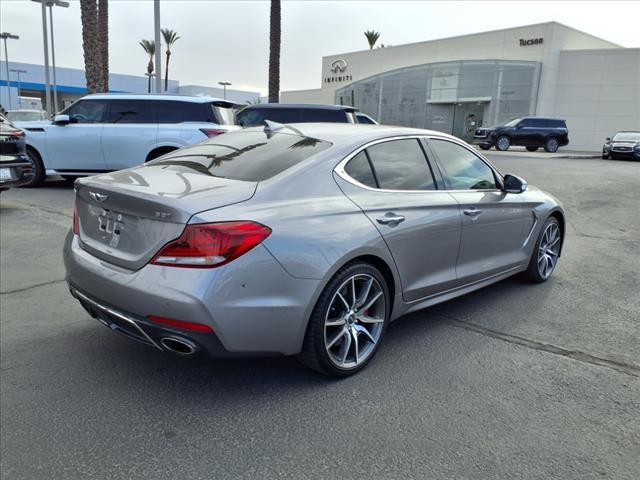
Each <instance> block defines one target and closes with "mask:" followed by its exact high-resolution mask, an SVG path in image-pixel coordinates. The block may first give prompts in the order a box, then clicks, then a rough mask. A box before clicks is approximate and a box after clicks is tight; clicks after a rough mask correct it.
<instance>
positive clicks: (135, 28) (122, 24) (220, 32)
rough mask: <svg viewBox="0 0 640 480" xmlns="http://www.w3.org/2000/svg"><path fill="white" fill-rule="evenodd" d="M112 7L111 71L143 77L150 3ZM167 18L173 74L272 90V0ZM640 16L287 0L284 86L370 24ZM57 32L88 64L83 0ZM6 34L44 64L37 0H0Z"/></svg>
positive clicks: (58, 22) (410, 29)
mask: <svg viewBox="0 0 640 480" xmlns="http://www.w3.org/2000/svg"><path fill="white" fill-rule="evenodd" d="M109 9H110V12H109V13H110V20H109V28H110V32H109V33H110V35H109V45H110V68H111V72H113V73H127V74H134V75H142V74H143V73H144V72H145V69H146V65H147V61H148V60H147V57H146V55H145V53H144V51H143V50H142V48H141V47H140V46H139V45H138V42H139V40H140V39H142V38H149V39H152V38H153V2H152V1H151V0H136V1H134V0H111V1H110V2H109ZM161 18H162V22H161V23H162V27H164V28H171V29H173V30H176V31H177V32H178V34H179V35H180V36H181V39H180V40H179V41H178V43H177V44H176V45H175V46H174V48H173V56H172V57H171V65H170V74H171V75H170V76H171V78H175V79H177V80H180V82H181V84H200V85H216V84H217V82H218V81H228V82H232V83H233V87H237V88H247V89H250V90H256V91H261V92H263V93H265V92H266V86H267V65H268V53H269V2H268V1H259V0H256V1H248V0H236V1H208V0H198V1H191V0H163V1H162V2H161ZM639 19H640V1H626V2H614V1H601V2H596V1H593V2H589V1H567V2H563V1H538V2H525V1H500V2H482V1H468V2H453V1H451V2H429V1H422V2H421V1H409V2H406V1H364V0H360V1H283V4H282V61H281V89H282V90H293V89H303V88H318V87H320V68H321V57H322V56H324V55H331V54H336V53H341V52H350V51H355V50H362V49H366V48H368V46H367V43H366V39H365V37H364V35H363V31H364V30H367V29H374V30H377V31H379V32H380V33H381V36H380V40H379V41H380V42H382V43H385V44H391V45H400V44H403V43H410V42H418V41H423V40H431V39H435V38H443V37H450V36H455V35H464V34H468V33H474V32H482V31H487V30H495V29H500V28H508V27H515V26H519V25H527V24H532V23H540V22H547V21H553V20H555V21H558V22H561V23H564V24H566V25H569V26H571V27H574V28H577V29H579V30H584V31H585V32H588V33H591V34H593V35H596V36H599V37H602V38H605V39H607V40H610V41H613V42H616V43H618V44H621V45H623V46H625V47H640V34H639V33H638V32H640V26H639V24H638V20H639ZM54 29H55V35H56V37H55V42H56V63H57V64H58V65H59V66H64V67H75V68H83V66H84V63H83V53H82V33H81V23H80V5H79V2H78V1H74V0H71V6H70V7H69V8H68V9H64V8H55V9H54ZM0 30H1V31H3V32H11V33H13V34H18V35H20V40H14V41H9V59H10V60H15V61H23V62H28V63H43V62H44V60H43V58H44V57H43V46H42V20H41V16H40V5H38V4H36V3H33V2H31V1H29V0H0ZM2 55H3V57H2V58H4V52H2Z"/></svg>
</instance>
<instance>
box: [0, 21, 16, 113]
mask: <svg viewBox="0 0 640 480" xmlns="http://www.w3.org/2000/svg"><path fill="white" fill-rule="evenodd" d="M0 38H1V39H2V40H3V41H4V62H5V67H7V68H6V70H7V95H8V96H9V110H12V109H13V107H12V105H11V79H10V78H9V54H8V53H7V39H8V38H10V39H11V40H18V39H19V38H20V36H19V35H13V34H11V33H8V32H2V33H0Z"/></svg>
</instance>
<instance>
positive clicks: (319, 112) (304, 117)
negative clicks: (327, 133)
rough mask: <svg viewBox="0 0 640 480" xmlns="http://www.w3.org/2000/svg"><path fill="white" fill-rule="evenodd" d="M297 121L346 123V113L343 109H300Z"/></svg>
mask: <svg viewBox="0 0 640 480" xmlns="http://www.w3.org/2000/svg"><path fill="white" fill-rule="evenodd" d="M298 121H299V122H306V123H311V122H322V123H324V122H333V123H347V113H346V112H345V111H344V110H323V109H321V108H308V109H300V120H298Z"/></svg>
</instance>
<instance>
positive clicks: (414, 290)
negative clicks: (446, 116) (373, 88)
mask: <svg viewBox="0 0 640 480" xmlns="http://www.w3.org/2000/svg"><path fill="white" fill-rule="evenodd" d="M336 173H337V174H338V178H337V181H338V183H339V185H340V186H341V188H342V190H343V191H344V192H345V194H346V195H347V196H348V197H349V198H350V199H351V200H352V201H353V202H355V203H356V204H357V205H358V206H359V207H360V208H361V209H362V211H363V212H364V213H365V214H366V215H367V217H368V218H369V220H370V221H371V223H372V224H373V225H374V226H375V227H376V228H377V229H378V231H379V232H380V234H381V235H382V237H383V238H384V240H385V242H386V244H387V246H388V247H389V250H390V252H391V255H392V256H393V259H394V261H395V264H396V266H397V269H398V273H399V276H400V281H401V284H402V295H403V297H404V299H405V300H406V301H409V302H411V301H415V300H418V299H421V298H424V297H428V296H431V295H434V294H437V293H439V292H441V291H444V290H447V289H449V288H451V287H452V286H454V285H455V283H456V272H455V264H456V258H457V255H458V246H459V243H460V235H461V214H460V210H459V208H458V204H457V203H456V201H455V199H454V198H453V197H452V195H451V194H450V193H448V192H447V191H446V190H444V189H442V186H443V185H442V183H440V185H438V180H437V179H434V175H433V171H432V169H431V168H430V166H429V163H428V161H427V157H426V156H425V150H424V148H423V143H422V140H421V139H419V138H417V137H415V138H395V139H385V140H382V141H377V142H375V143H373V144H370V145H368V146H367V147H366V149H361V150H360V151H359V152H357V153H355V154H352V155H351V156H349V157H347V159H345V160H344V161H343V162H341V164H340V165H339V166H338V168H337V169H336Z"/></svg>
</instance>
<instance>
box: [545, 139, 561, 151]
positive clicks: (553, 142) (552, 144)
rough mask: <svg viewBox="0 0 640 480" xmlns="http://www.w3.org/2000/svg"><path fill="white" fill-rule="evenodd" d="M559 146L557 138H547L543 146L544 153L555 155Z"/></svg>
mask: <svg viewBox="0 0 640 480" xmlns="http://www.w3.org/2000/svg"><path fill="white" fill-rule="evenodd" d="M559 146H560V144H559V143H558V139H557V138H549V139H548V140H547V141H546V142H545V144H544V151H545V152H548V153H556V152H557V151H558V147H559Z"/></svg>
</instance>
